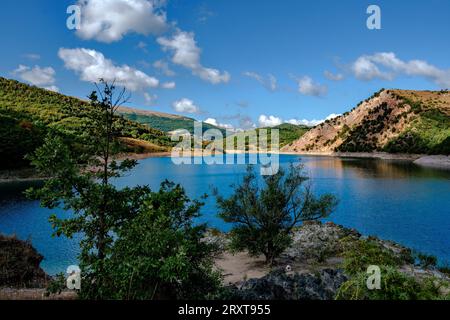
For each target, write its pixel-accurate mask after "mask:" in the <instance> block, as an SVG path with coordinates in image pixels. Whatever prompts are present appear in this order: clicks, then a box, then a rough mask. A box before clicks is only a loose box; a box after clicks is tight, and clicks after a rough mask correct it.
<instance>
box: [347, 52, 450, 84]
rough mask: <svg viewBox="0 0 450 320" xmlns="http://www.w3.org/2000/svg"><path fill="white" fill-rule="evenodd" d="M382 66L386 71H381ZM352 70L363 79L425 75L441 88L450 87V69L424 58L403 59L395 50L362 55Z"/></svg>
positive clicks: (391, 78) (389, 78)
mask: <svg viewBox="0 0 450 320" xmlns="http://www.w3.org/2000/svg"><path fill="white" fill-rule="evenodd" d="M381 67H382V68H384V69H386V71H381V69H380V68H381ZM352 71H353V74H354V75H355V77H356V78H358V79H362V80H372V79H375V78H380V79H385V80H393V79H394V78H395V77H396V76H399V75H406V76H417V77H424V78H426V79H428V80H430V81H432V82H434V83H436V84H437V85H438V86H440V87H441V88H449V87H450V69H447V70H443V69H440V68H438V67H436V66H434V65H432V64H429V63H428V62H426V61H424V60H409V61H403V60H401V59H399V58H397V56H396V55H395V53H393V52H379V53H375V54H373V55H364V56H361V57H359V58H358V59H357V60H356V61H355V62H354V63H353V64H352Z"/></svg>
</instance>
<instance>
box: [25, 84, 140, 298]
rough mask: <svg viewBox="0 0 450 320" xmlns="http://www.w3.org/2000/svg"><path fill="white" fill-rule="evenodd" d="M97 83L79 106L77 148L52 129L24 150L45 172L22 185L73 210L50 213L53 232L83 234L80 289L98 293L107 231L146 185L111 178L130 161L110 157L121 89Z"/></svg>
mask: <svg viewBox="0 0 450 320" xmlns="http://www.w3.org/2000/svg"><path fill="white" fill-rule="evenodd" d="M102 85H103V88H102V90H98V92H93V93H92V94H91V96H90V101H91V102H90V108H87V110H85V115H86V118H87V119H89V121H87V122H86V123H85V125H84V126H83V132H84V134H83V135H81V136H80V139H82V142H83V143H82V144H81V145H80V146H79V148H77V149H73V148H71V147H70V145H68V144H67V143H65V141H64V139H63V138H61V136H58V135H55V134H53V135H51V136H48V137H47V138H46V139H45V140H44V144H43V145H42V146H41V147H39V148H38V149H37V150H36V152H35V153H34V154H33V155H32V156H30V159H31V162H32V164H33V165H34V166H35V167H36V168H37V170H38V171H39V172H40V173H43V174H45V175H47V176H51V178H50V179H49V180H47V181H46V182H45V184H44V186H43V187H42V188H40V189H30V190H28V196H29V197H30V198H32V199H39V200H40V201H41V204H42V205H43V206H44V207H47V208H50V209H53V208H56V207H61V208H63V209H64V210H70V211H72V212H73V216H72V218H69V219H66V220H61V219H58V218H57V217H56V216H55V215H53V216H52V217H51V218H50V221H51V223H52V225H53V228H54V229H55V235H57V236H61V235H65V236H67V237H69V238H70V237H72V236H73V235H74V234H75V233H82V234H83V240H82V241H81V243H80V246H81V254H80V257H79V259H80V267H81V269H82V271H83V291H82V295H83V297H86V298H102V297H103V295H104V292H102V289H101V288H102V286H103V285H104V281H105V278H106V274H105V269H104V262H105V259H106V257H107V256H108V255H109V254H110V252H111V246H112V243H113V233H115V232H117V231H118V229H119V228H120V226H121V224H122V223H123V221H125V220H126V219H127V218H128V217H130V216H132V215H133V214H135V213H136V210H137V209H138V208H139V207H140V205H141V203H142V198H143V196H144V195H145V194H146V193H147V192H148V191H149V190H148V188H147V187H135V188H128V187H127V188H124V189H121V190H118V189H116V188H115V187H114V186H113V185H112V184H111V181H110V180H111V179H112V178H117V177H119V176H121V174H123V173H124V172H126V171H128V170H130V169H131V168H133V167H134V166H135V165H136V162H135V161H131V160H125V161H122V162H120V163H118V162H116V161H115V160H114V158H113V157H114V155H115V154H117V153H118V152H119V150H120V148H119V144H118V140H117V139H118V136H119V135H120V129H121V128H120V127H119V126H118V123H117V122H116V121H115V120H116V117H115V111H116V110H117V108H118V106H119V105H120V104H121V103H123V102H124V101H126V97H125V93H126V92H125V91H124V90H123V91H121V92H120V93H119V94H118V95H117V96H116V95H115V94H116V92H115V87H114V85H109V84H108V83H102ZM98 95H99V96H100V99H99V98H98Z"/></svg>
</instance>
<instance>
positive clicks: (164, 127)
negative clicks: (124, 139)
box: [119, 108, 225, 134]
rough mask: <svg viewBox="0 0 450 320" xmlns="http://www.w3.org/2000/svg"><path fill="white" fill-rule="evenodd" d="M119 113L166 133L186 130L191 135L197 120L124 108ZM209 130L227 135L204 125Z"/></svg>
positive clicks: (214, 127)
mask: <svg viewBox="0 0 450 320" xmlns="http://www.w3.org/2000/svg"><path fill="white" fill-rule="evenodd" d="M119 112H120V113H121V114H122V115H123V116H124V117H125V118H126V119H129V120H132V121H136V122H138V123H141V124H145V125H147V126H149V127H151V128H155V129H158V130H161V131H164V132H171V131H175V130H178V129H186V130H188V131H189V132H190V133H191V134H193V133H194V122H195V121H196V120H195V119H192V118H188V117H182V116H176V115H171V114H163V113H157V112H146V111H140V110H135V109H128V108H122V109H121V110H119ZM209 129H218V130H220V131H221V132H222V134H225V130H224V129H221V128H219V127H216V126H213V125H211V124H208V123H203V132H204V131H206V130H209Z"/></svg>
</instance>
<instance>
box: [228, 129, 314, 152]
mask: <svg viewBox="0 0 450 320" xmlns="http://www.w3.org/2000/svg"><path fill="white" fill-rule="evenodd" d="M261 129H266V130H267V140H268V141H267V142H268V146H271V144H272V141H271V130H272V129H277V130H278V133H279V143H280V148H281V147H284V146H286V145H288V144H290V143H292V142H293V141H295V140H297V139H299V138H300V137H302V136H303V135H304V134H305V133H306V132H307V131H308V130H309V129H310V127H308V126H304V125H295V124H290V123H283V124H280V125H278V126H275V127H271V128H269V127H266V128H258V129H256V130H255V131H256V135H257V136H258V137H259V135H260V130H261ZM248 135H249V131H244V132H238V133H236V134H234V135H232V136H231V138H232V139H233V140H234V147H236V146H237V141H238V139H239V138H240V139H244V138H245V147H246V150H248V148H249V138H248ZM219 144H220V143H219Z"/></svg>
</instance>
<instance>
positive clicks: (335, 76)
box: [323, 70, 344, 81]
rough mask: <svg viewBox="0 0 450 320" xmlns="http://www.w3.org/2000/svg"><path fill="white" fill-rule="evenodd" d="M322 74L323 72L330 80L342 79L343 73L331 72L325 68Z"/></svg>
mask: <svg viewBox="0 0 450 320" xmlns="http://www.w3.org/2000/svg"><path fill="white" fill-rule="evenodd" d="M323 74H324V76H325V78H327V79H328V80H331V81H341V80H344V75H343V74H341V73H332V72H330V71H328V70H325V72H324V73H323Z"/></svg>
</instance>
